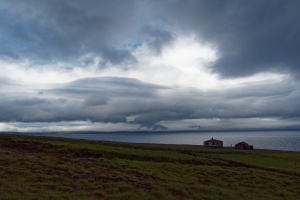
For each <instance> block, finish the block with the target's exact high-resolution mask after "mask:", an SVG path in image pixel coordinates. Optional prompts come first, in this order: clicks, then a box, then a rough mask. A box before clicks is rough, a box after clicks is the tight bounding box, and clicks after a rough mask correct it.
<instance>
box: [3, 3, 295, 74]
mask: <svg viewBox="0 0 300 200" xmlns="http://www.w3.org/2000/svg"><path fill="white" fill-rule="evenodd" d="M299 7H300V2H299V1H298V0H265V1H260V0H253V1H238V0H223V1H219V0H199V1H198V0H188V1H184V0H174V1H134V0H128V1H121V0H114V1H109V0H105V1H96V0H89V1H80V0H72V1H71V0H52V1H40V0H26V1H21V0H2V1H1V7H0V15H1V17H0V28H1V36H0V42H1V45H2V46H1V50H0V54H1V55H2V56H4V57H10V58H13V59H18V58H22V57H28V58H30V59H32V60H33V61H35V62H37V63H39V62H44V61H47V62H49V61H53V62H57V61H68V62H71V61H72V60H73V59H76V58H78V56H81V55H84V54H86V53H93V54H96V55H100V56H102V57H103V58H104V62H111V63H112V64H119V63H124V62H127V63H128V62H135V61H136V59H135V57H134V56H133V55H132V54H131V52H130V51H129V50H128V49H126V48H122V47H124V46H126V45H128V44H132V43H134V42H144V41H148V45H149V47H151V48H153V49H154V50H155V51H156V53H158V54H159V53H160V52H161V50H162V48H163V47H164V45H168V44H169V43H170V42H171V41H172V40H173V39H174V34H175V35H176V34H177V33H180V34H195V36H196V37H197V38H198V39H199V40H200V41H201V42H209V43H213V44H215V45H216V46H217V47H218V50H219V55H220V57H219V59H218V60H217V61H216V63H214V64H213V66H211V67H212V68H213V70H214V72H216V73H218V74H220V75H221V76H223V77H241V76H249V75H253V74H255V73H259V72H265V71H275V72H282V73H292V74H293V75H296V76H298V77H299V76H300V70H299V68H300V67H299V66H300V61H299V59H298V52H299V51H300V37H299V35H300V25H299V23H298V19H299V18H300V12H299Z"/></svg>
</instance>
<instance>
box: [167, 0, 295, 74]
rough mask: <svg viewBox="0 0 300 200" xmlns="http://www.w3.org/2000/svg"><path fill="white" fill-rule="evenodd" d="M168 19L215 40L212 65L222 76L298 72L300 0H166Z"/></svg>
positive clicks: (209, 39)
mask: <svg viewBox="0 0 300 200" xmlns="http://www.w3.org/2000/svg"><path fill="white" fill-rule="evenodd" d="M161 4H163V6H165V17H166V21H167V22H168V23H170V24H172V25H174V26H177V27H178V28H179V29H181V30H184V31H186V33H189V32H193V33H195V34H196V35H197V36H198V38H199V39H200V40H202V41H208V42H212V43H214V44H216V45H217V46H218V48H219V53H220V58H219V59H218V60H217V62H216V63H215V64H214V65H213V66H212V67H213V69H214V71H215V72H217V73H219V74H221V75H222V76H223V77H240V76H249V75H252V74H255V73H259V72H264V71H279V72H283V73H293V74H294V75H296V76H299V75H300V67H299V66H300V60H299V56H298V54H299V53H298V52H299V51H300V37H299V35H300V25H299V22H298V21H299V20H298V19H299V18H300V12H299V7H300V2H299V1H297V0H275V1H273V0H266V1H259V0H254V1H232V0H224V1H218V0H201V1H197V0H190V1H180V0H179V1H165V2H163V3H161Z"/></svg>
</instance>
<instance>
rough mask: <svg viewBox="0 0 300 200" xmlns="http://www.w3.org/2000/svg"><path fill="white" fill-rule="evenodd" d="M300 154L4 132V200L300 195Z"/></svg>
mask: <svg viewBox="0 0 300 200" xmlns="http://www.w3.org/2000/svg"><path fill="white" fill-rule="evenodd" d="M299 196H300V152H284V151H268V150H254V151H240V150H235V149H232V148H224V149H206V148H204V147H202V146H195V145H159V144H132V143H121V142H103V141H89V140H78V139H66V138H51V137H36V136H20V135H5V134H0V199H1V200H2V199H299Z"/></svg>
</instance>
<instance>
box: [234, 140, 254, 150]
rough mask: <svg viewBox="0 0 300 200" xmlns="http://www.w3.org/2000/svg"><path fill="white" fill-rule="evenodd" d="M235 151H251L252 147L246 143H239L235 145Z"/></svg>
mask: <svg viewBox="0 0 300 200" xmlns="http://www.w3.org/2000/svg"><path fill="white" fill-rule="evenodd" d="M235 149H246V150H253V146H252V145H249V144H248V143H246V142H239V143H237V144H236V145H235Z"/></svg>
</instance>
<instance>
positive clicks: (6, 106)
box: [0, 0, 300, 131]
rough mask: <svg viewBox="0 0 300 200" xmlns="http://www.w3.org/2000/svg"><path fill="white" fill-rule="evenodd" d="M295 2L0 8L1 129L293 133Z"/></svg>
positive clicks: (71, 2)
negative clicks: (250, 130)
mask: <svg viewBox="0 0 300 200" xmlns="http://www.w3.org/2000/svg"><path fill="white" fill-rule="evenodd" d="M299 19H300V2H299V1H297V0H294V1H293V0H265V1H258V0H253V1H235V0H230V1H229V0H228V1H227V0H222V1H219V0H194V1H192V0H190V1H183V0H182V1H181V0H171V1H169V0H168V1H167V0H166V1H147V0H145V1H142V0H128V1H122V0H107V1H104V0H101V1H98V0H88V1H80V0H51V1H46V0H0V45H1V48H0V69H1V74H0V131H69V130H91V131H120V130H126V131H138V130H232V129H247V130H249V129H299V128H300V122H299V119H300V118H299V116H300V106H299V105H300V104H299V102H300V82H299V80H300V79H299V78H300V59H299V52H300V24H299V22H298V21H299Z"/></svg>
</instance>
